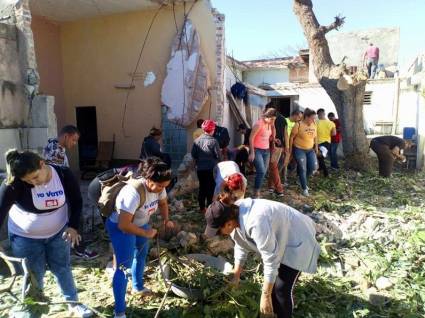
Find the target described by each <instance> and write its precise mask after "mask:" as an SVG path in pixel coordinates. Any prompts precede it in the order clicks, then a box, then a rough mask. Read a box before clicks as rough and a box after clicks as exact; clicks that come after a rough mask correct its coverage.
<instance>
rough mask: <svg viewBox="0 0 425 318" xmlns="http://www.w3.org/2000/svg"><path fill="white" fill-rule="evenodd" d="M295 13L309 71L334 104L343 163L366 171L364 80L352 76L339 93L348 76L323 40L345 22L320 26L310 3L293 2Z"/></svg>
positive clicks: (366, 145) (305, 0) (340, 21)
mask: <svg viewBox="0 0 425 318" xmlns="http://www.w3.org/2000/svg"><path fill="white" fill-rule="evenodd" d="M294 13H295V15H296V16H297V17H298V20H299V22H300V24H301V26H302V28H303V30H304V34H305V36H306V38H307V41H308V44H309V47H310V55H311V56H312V60H313V65H310V67H312V66H313V67H314V74H315V75H316V77H317V78H318V80H319V83H320V85H321V86H322V87H323V88H324V89H325V91H326V93H327V94H328V95H329V97H330V98H331V100H332V102H333V103H334V104H335V108H336V110H337V113H338V117H339V119H340V121H341V130H342V138H343V149H344V155H345V159H346V161H345V163H346V165H347V166H348V167H349V168H353V169H359V170H363V169H367V168H368V166H369V165H368V160H367V159H368V151H369V145H368V142H367V139H366V134H365V132H364V128H363V97H364V91H365V87H366V78H363V77H362V76H361V75H354V77H353V83H352V84H349V85H348V87H347V89H346V90H339V89H338V87H337V84H338V80H339V79H340V78H341V77H342V76H343V75H346V74H347V70H346V68H345V65H344V64H342V65H341V66H337V65H335V64H334V62H333V60H332V57H331V54H330V51H329V45H328V41H327V40H326V36H325V35H326V33H327V32H329V31H331V30H333V29H338V28H339V27H340V26H341V25H342V24H343V23H344V18H340V17H336V18H335V22H334V23H332V24H331V25H329V26H321V25H320V24H319V22H318V21H317V19H316V16H315V14H314V12H313V3H312V1H311V0H294Z"/></svg>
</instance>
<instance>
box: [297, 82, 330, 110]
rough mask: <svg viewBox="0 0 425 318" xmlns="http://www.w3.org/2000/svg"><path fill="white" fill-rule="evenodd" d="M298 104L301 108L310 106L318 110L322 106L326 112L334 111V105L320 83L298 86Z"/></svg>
mask: <svg viewBox="0 0 425 318" xmlns="http://www.w3.org/2000/svg"><path fill="white" fill-rule="evenodd" d="M298 91H299V94H298V95H299V100H298V105H299V106H300V108H301V109H305V108H310V109H314V110H318V109H319V108H324V109H325V111H326V113H328V112H334V113H336V109H335V106H334V104H333V102H332V101H331V99H330V98H329V96H328V94H326V91H325V90H324V89H323V88H322V86H320V85H310V86H306V87H301V88H299V90H298Z"/></svg>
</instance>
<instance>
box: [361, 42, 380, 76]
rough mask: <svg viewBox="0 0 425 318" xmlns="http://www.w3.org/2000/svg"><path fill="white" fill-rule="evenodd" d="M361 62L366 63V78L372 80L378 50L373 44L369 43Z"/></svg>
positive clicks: (376, 64)
mask: <svg viewBox="0 0 425 318" xmlns="http://www.w3.org/2000/svg"><path fill="white" fill-rule="evenodd" d="M363 60H365V61H366V67H367V75H368V78H370V79H374V78H375V75H376V69H377V67H378V62H379V48H378V47H377V46H375V45H374V44H373V43H370V44H369V47H368V48H367V49H366V52H365V53H364V57H363Z"/></svg>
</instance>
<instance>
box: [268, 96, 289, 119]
mask: <svg viewBox="0 0 425 318" xmlns="http://www.w3.org/2000/svg"><path fill="white" fill-rule="evenodd" d="M271 102H272V105H273V107H274V108H276V109H277V110H278V111H279V113H281V114H282V115H283V116H284V117H289V115H291V98H290V97H273V98H272V99H271Z"/></svg>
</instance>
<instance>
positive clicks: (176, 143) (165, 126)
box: [162, 107, 187, 169]
mask: <svg viewBox="0 0 425 318" xmlns="http://www.w3.org/2000/svg"><path fill="white" fill-rule="evenodd" d="M162 142H163V147H164V150H163V151H164V152H166V153H168V154H169V155H170V157H171V167H172V168H173V169H177V168H178V166H179V165H180V163H181V162H182V160H183V157H184V155H185V154H186V153H187V130H186V128H185V127H183V126H180V125H177V124H175V123H173V122H171V121H169V120H168V118H167V110H166V107H162Z"/></svg>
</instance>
